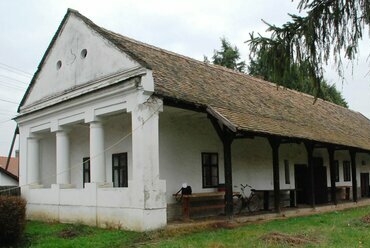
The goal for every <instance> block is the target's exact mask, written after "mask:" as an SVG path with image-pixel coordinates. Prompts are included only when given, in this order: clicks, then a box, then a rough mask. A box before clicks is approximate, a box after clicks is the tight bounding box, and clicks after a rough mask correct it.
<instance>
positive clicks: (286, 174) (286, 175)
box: [284, 160, 290, 184]
mask: <svg viewBox="0 0 370 248" xmlns="http://www.w3.org/2000/svg"><path fill="white" fill-rule="evenodd" d="M284 167H285V168H284V169H285V184H290V172H289V161H288V160H284Z"/></svg>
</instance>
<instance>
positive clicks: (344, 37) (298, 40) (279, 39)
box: [247, 0, 370, 93]
mask: <svg viewBox="0 0 370 248" xmlns="http://www.w3.org/2000/svg"><path fill="white" fill-rule="evenodd" d="M298 9H299V10H300V11H301V12H302V11H304V12H306V13H307V14H306V16H298V15H290V16H291V18H292V20H291V21H290V22H287V23H286V24H284V25H282V27H277V26H275V25H270V24H268V23H267V22H265V23H266V24H267V25H268V29H267V30H268V31H269V32H271V36H270V37H263V36H261V35H258V36H255V35H254V34H253V33H251V34H250V39H249V40H248V41H247V43H249V46H250V51H251V55H250V57H251V58H254V59H255V58H256V57H258V56H261V55H262V56H266V55H267V54H269V56H270V58H273V59H270V60H266V59H265V58H264V59H265V61H264V62H265V63H269V66H268V68H269V69H270V70H272V72H270V73H271V75H278V76H279V77H285V76H286V75H289V71H290V70H291V67H292V66H295V65H298V66H299V68H300V69H303V70H306V71H307V73H308V75H307V76H308V77H309V78H310V80H309V81H310V82H313V83H314V87H316V88H317V92H318V93H319V92H320V90H321V88H320V86H321V82H323V66H324V65H325V64H327V63H328V61H329V59H333V61H334V63H335V64H336V65H337V71H338V74H339V75H340V76H343V73H342V72H343V65H342V56H343V55H344V57H345V58H347V59H349V60H352V61H353V60H354V59H355V58H356V55H357V54H358V48H359V44H358V43H359V40H361V39H362V37H363V32H364V30H365V27H368V26H369V24H370V1H369V0H299V4H298ZM301 65H304V66H303V68H302V67H300V66H301Z"/></svg>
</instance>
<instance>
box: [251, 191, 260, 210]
mask: <svg viewBox="0 0 370 248" xmlns="http://www.w3.org/2000/svg"><path fill="white" fill-rule="evenodd" d="M260 207H261V200H260V197H259V196H258V195H253V196H252V198H251V199H250V200H249V204H248V210H249V212H254V211H258V210H260Z"/></svg>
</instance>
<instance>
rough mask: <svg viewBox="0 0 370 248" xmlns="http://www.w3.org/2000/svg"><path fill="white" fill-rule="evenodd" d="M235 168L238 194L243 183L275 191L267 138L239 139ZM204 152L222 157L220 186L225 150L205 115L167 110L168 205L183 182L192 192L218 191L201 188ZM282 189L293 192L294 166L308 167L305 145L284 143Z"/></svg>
mask: <svg viewBox="0 0 370 248" xmlns="http://www.w3.org/2000/svg"><path fill="white" fill-rule="evenodd" d="M231 150H232V169H233V184H234V187H235V186H236V187H235V191H239V190H240V189H239V188H240V187H239V185H240V184H245V183H247V184H249V185H251V186H253V187H254V188H256V189H260V190H272V189H273V175H272V150H271V146H270V144H269V142H268V140H267V139H266V138H259V137H256V138H254V139H236V140H235V141H234V142H233V144H232V148H231ZM202 152H216V153H218V157H219V183H224V168H223V166H224V165H223V147H222V143H221V141H220V139H219V137H218V136H217V134H216V131H215V130H214V128H213V126H212V124H211V122H210V120H209V119H208V118H207V115H206V114H203V113H196V112H192V111H187V110H181V109H176V108H172V107H166V108H165V110H164V112H163V113H161V115H160V175H161V178H162V179H165V180H166V184H167V203H174V202H175V201H174V197H173V196H172V194H173V193H176V191H177V190H178V189H179V188H180V187H181V184H182V183H183V182H187V183H188V184H189V185H191V187H192V189H193V192H208V191H215V190H216V189H214V188H211V189H204V188H203V187H202V162H201V153H202ZM279 155H280V187H281V189H294V188H295V187H294V183H295V182H294V164H306V157H307V155H306V150H305V148H304V145H297V144H284V145H281V147H280V149H279ZM284 160H288V161H289V167H290V169H289V173H290V184H285V170H284Z"/></svg>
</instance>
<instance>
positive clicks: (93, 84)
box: [16, 67, 148, 118]
mask: <svg viewBox="0 0 370 248" xmlns="http://www.w3.org/2000/svg"><path fill="white" fill-rule="evenodd" d="M146 73H148V70H147V69H145V68H143V67H134V68H130V69H128V70H124V71H120V72H118V73H114V74H111V75H108V76H104V77H102V78H99V79H96V80H93V81H90V82H87V83H85V84H83V85H82V86H79V87H74V88H70V89H67V90H65V91H64V92H60V93H58V94H57V95H54V96H50V97H47V98H44V99H41V100H39V101H37V102H35V103H32V104H30V105H26V106H22V107H21V108H20V112H21V114H27V113H31V112H33V111H36V110H39V109H43V108H46V107H48V106H51V105H54V104H56V103H59V102H61V101H66V100H69V99H71V98H76V97H78V96H81V95H82V94H86V93H89V92H91V91H95V90H97V89H101V88H105V87H107V86H110V85H113V84H116V83H119V82H122V81H125V80H127V79H130V78H132V77H136V76H143V75H145V74H146ZM16 118H18V117H16Z"/></svg>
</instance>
